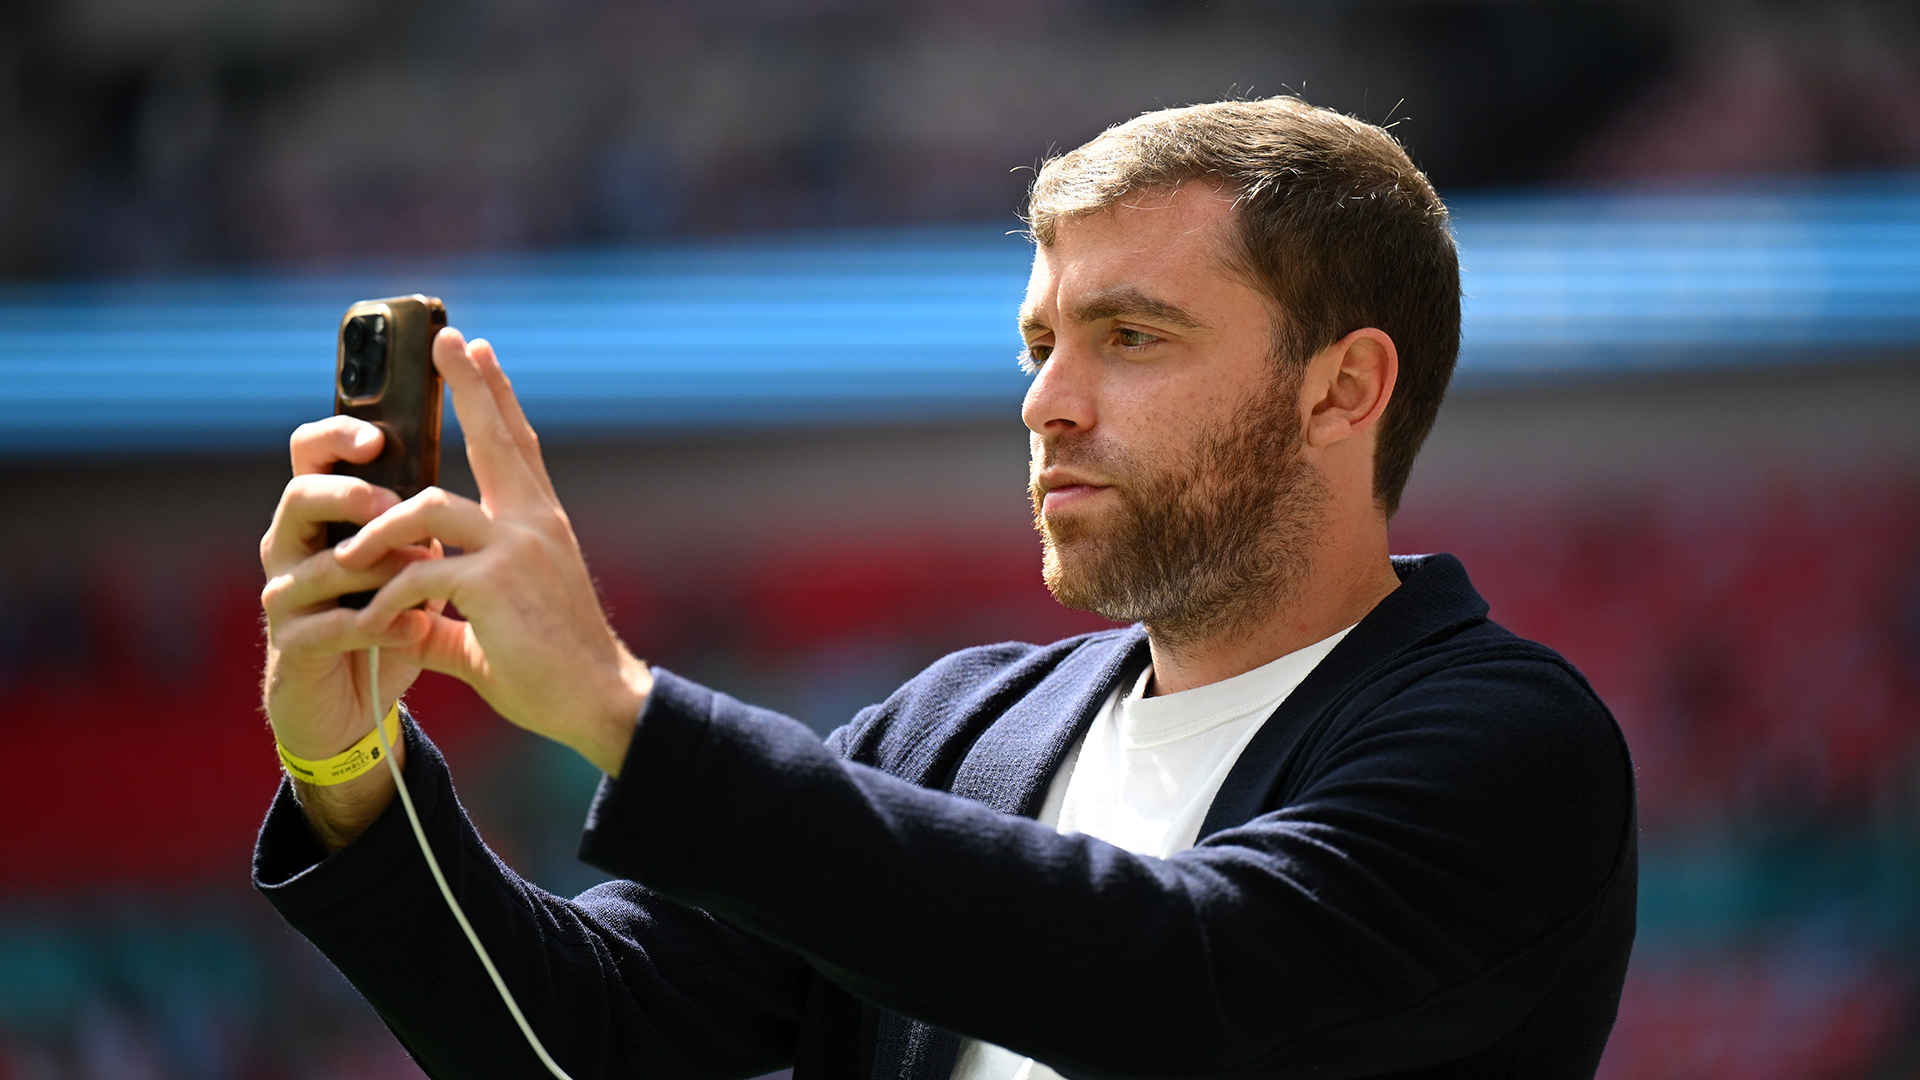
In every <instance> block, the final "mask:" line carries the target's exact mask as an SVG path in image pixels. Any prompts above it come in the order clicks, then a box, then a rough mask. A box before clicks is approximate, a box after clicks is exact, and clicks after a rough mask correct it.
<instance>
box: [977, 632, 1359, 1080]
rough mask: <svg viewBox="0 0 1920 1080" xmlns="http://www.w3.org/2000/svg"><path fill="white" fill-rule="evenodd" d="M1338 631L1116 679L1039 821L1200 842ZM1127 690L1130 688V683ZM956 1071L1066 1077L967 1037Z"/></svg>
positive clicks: (1158, 840) (1141, 844)
mask: <svg viewBox="0 0 1920 1080" xmlns="http://www.w3.org/2000/svg"><path fill="white" fill-rule="evenodd" d="M1352 629H1353V627H1351V626H1349V627H1347V629H1346V630H1342V631H1340V632H1339V633H1337V634H1335V635H1333V636H1332V637H1329V638H1325V639H1323V640H1321V641H1317V642H1315V643H1313V644H1312V645H1309V646H1307V647H1306V648H1304V649H1300V650H1298V651H1295V652H1290V653H1288V654H1287V655H1285V656H1283V657H1281V658H1280V659H1278V660H1275V661H1273V662H1272V663H1270V664H1266V665H1264V666H1262V667H1257V668H1254V669H1253V670H1252V671H1249V672H1247V673H1245V674H1244V675H1235V676H1234V677H1233V678H1231V679H1223V680H1221V681H1220V682H1217V683H1209V684H1207V685H1206V686H1199V687H1195V688H1194V689H1192V690H1183V691H1181V692H1180V693H1178V694H1168V695H1166V696H1164V697H1146V696H1144V695H1145V693H1146V689H1147V683H1148V680H1150V679H1151V678H1152V676H1153V669H1152V668H1151V667H1149V668H1148V669H1147V670H1146V671H1143V672H1141V673H1140V677H1139V678H1138V679H1135V680H1134V681H1133V683H1132V684H1131V685H1126V684H1123V685H1121V686H1117V687H1115V688H1114V691H1113V693H1112V694H1110V695H1108V697H1107V700H1106V703H1105V704H1104V705H1102V706H1100V712H1099V714H1098V715H1096V716H1095V717H1094V718H1093V724H1092V726H1091V727H1089V728H1087V732H1086V734H1085V735H1083V736H1081V738H1080V741H1079V743H1078V744H1076V745H1075V746H1074V747H1073V748H1072V749H1070V750H1069V751H1067V758H1066V764H1065V765H1063V766H1062V767H1061V769H1060V772H1059V773H1058V774H1057V775H1055V776H1054V778H1053V784H1052V786H1051V787H1049V788H1048V789H1047V801H1046V803H1045V805H1044V806H1043V807H1042V809H1041V811H1040V821H1041V822H1043V823H1044V824H1048V825H1052V826H1053V827H1054V828H1055V829H1057V830H1059V831H1060V832H1062V833H1076V832H1077V833H1084V834H1086V835H1087V836H1094V837H1098V838H1100V839H1102V840H1105V841H1107V842H1108V843H1110V844H1113V845H1115V846H1116V847H1122V848H1125V849H1127V850H1128V851H1133V852H1138V853H1139V854H1142V855H1154V856H1159V857H1162V858H1164V857H1166V856H1168V855H1171V854H1173V853H1174V852H1176V851H1183V850H1185V849H1187V848H1190V847H1192V846H1193V843H1194V841H1195V840H1196V839H1198V838H1199V835H1200V823H1201V822H1202V821H1204V820H1206V816H1207V810H1208V808H1209V807H1211V806H1212V805H1213V797H1214V796H1215V795H1216V794H1218V793H1219V791H1220V785H1221V784H1223V783H1225V782H1226V779H1227V773H1228V772H1229V771H1231V770H1232V769H1233V763H1234V762H1235V761H1238V760H1239V758H1240V752H1241V751H1242V750H1245V749H1246V748H1247V743H1248V742H1249V741H1251V740H1252V739H1253V736H1254V733H1255V732H1257V731H1259V730H1260V725H1261V724H1262V723H1263V722H1265V721H1266V719H1267V717H1269V716H1271V715H1272V714H1273V711H1274V710H1275V709H1277V708H1279V707H1280V703H1281V702H1282V701H1285V700H1286V699H1287V695H1288V694H1291V693H1293V688H1294V687H1296V686H1299V685H1300V682H1301V680H1303V679H1305V678H1306V677H1307V673H1308V672H1311V671H1312V670H1313V669H1314V667H1315V666H1316V665H1318V664H1319V663H1320V661H1321V660H1322V659H1324V658H1325V657H1326V655H1327V654H1328V653H1330V652H1332V651H1333V647H1334V646H1335V645H1338V644H1340V639H1341V638H1344V637H1346V636H1347V631H1348V630H1352ZM1123 692H1124V693H1123ZM953 1080H1060V1074H1059V1073H1056V1072H1054V1071H1053V1070H1052V1069H1049V1068H1047V1067H1046V1066H1045V1065H1042V1064H1040V1063H1039V1062H1037V1061H1034V1060H1033V1059H1032V1058H1028V1057H1022V1056H1020V1055H1019V1054H1016V1053H1014V1052H1013V1051H1011V1050H1006V1049H1003V1048H1001V1047H998V1046H995V1045H993V1044H992V1043H986V1042H981V1041H980V1040H978V1039H968V1040H967V1041H966V1042H965V1043H963V1044H962V1045H961V1048H960V1060H959V1063H958V1065H957V1066H956V1067H955V1068H954V1071H953Z"/></svg>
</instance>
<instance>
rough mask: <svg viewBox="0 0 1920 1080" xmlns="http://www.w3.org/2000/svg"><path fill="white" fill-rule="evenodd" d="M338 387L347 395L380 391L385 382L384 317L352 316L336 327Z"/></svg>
mask: <svg viewBox="0 0 1920 1080" xmlns="http://www.w3.org/2000/svg"><path fill="white" fill-rule="evenodd" d="M340 353H341V355H340V390H341V392H342V393H344V394H346V396H348V397H351V398H364V397H369V396H373V395H377V394H379V393H380V389H381V387H383V386H385V385H386V382H387V317H386V316H385V315H372V314H369V315H355V316H354V317H353V318H351V319H348V320H347V323H346V325H345V326H343V327H341V328H340Z"/></svg>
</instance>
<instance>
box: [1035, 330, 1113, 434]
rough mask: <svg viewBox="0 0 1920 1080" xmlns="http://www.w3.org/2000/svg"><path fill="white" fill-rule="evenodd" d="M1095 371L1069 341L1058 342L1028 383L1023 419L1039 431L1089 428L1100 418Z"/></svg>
mask: <svg viewBox="0 0 1920 1080" xmlns="http://www.w3.org/2000/svg"><path fill="white" fill-rule="evenodd" d="M1094 375H1095V372H1094V371H1093V369H1092V365H1091V364H1090V363H1088V358H1087V357H1085V356H1083V355H1081V354H1080V353H1079V351H1077V350H1074V349H1072V348H1070V347H1069V346H1067V345H1065V344H1060V345H1055V346H1054V348H1053V352H1052V353H1051V354H1050V355H1049V356H1048V357H1047V359H1046V362H1045V363H1043V364H1041V365H1040V370H1039V371H1038V372H1036V373H1034V376H1033V382H1032V383H1030V384H1029V385H1028V386H1027V398H1026V401H1025V403H1023V404H1022V405H1021V407H1020V419H1022V420H1024V421H1025V422H1026V425H1027V429H1028V430H1029V431H1032V432H1033V433H1034V434H1036V435H1044V436H1059V435H1065V434H1068V433H1069V432H1078V431H1087V430H1089V429H1091V428H1092V427H1093V425H1094V422H1095V420H1096V419H1097V415H1098V414H1097V410H1096V408H1095V400H1094V389H1095V388H1094V378H1093V376H1094Z"/></svg>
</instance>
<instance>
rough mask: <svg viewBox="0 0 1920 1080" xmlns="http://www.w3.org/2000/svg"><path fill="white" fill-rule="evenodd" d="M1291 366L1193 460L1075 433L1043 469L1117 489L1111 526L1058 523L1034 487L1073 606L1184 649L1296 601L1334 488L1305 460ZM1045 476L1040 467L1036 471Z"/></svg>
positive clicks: (1049, 569) (1065, 600)
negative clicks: (1082, 474) (1085, 474)
mask: <svg viewBox="0 0 1920 1080" xmlns="http://www.w3.org/2000/svg"><path fill="white" fill-rule="evenodd" d="M1289 368H1290V370H1288V369H1282V370H1281V371H1278V372H1276V373H1275V374H1274V376H1273V377H1272V378H1271V379H1270V380H1269V381H1268V383H1267V385H1266V386H1265V387H1264V388H1263V389H1262V391H1260V392H1258V393H1256V394H1255V395H1254V396H1253V398H1252V399H1251V400H1249V401H1248V402H1247V403H1246V404H1245V405H1244V406H1242V407H1241V408H1240V410H1239V411H1238V412H1237V413H1236V414H1235V415H1234V417H1233V418H1232V419H1231V420H1230V421H1229V422H1228V423H1226V424H1224V425H1220V426H1218V427H1215V428H1213V429H1211V430H1208V431H1204V432H1202V433H1201V436H1200V440H1199V445H1198V446H1197V447H1196V449H1195V450H1194V452H1193V453H1192V454H1191V456H1190V457H1186V458H1185V459H1184V460H1182V459H1180V458H1174V457H1171V456H1169V455H1165V454H1153V453H1147V454H1133V453H1125V452H1122V451H1120V450H1118V449H1116V448H1114V447H1111V446H1101V445H1099V444H1097V443H1094V442H1075V441H1074V440H1073V438H1072V437H1071V436H1069V437H1068V438H1065V439H1058V440H1056V441H1054V442H1053V443H1051V444H1049V445H1048V446H1046V447H1045V454H1046V457H1045V460H1044V462H1040V463H1038V464H1047V465H1064V466H1068V467H1073V466H1084V467H1086V468H1087V469H1089V470H1090V471H1093V472H1094V474H1095V475H1096V476H1098V477H1100V478H1101V479H1102V480H1104V481H1106V482H1108V483H1110V484H1112V487H1111V489H1110V490H1111V491H1113V493H1114V494H1115V495H1116V496H1118V497H1119V501H1120V506H1119V507H1118V509H1119V511H1120V513H1119V515H1118V519H1117V520H1115V521H1113V522H1112V523H1111V524H1109V525H1107V526H1106V527H1104V528H1102V527H1098V526H1092V525H1089V524H1084V523H1081V522H1076V521H1072V520H1064V519H1063V520H1059V521H1056V522H1055V523H1054V524H1052V525H1049V524H1048V523H1047V520H1046V518H1045V515H1044V514H1043V513H1042V511H1041V506H1042V500H1043V498H1044V493H1043V492H1042V491H1040V489H1039V488H1038V486H1034V487H1033V488H1032V489H1031V494H1032V497H1033V512H1034V525H1035V527H1036V528H1038V529H1039V530H1040V538H1041V542H1042V545H1043V547H1044V549H1045V559H1044V562H1043V567H1042V570H1043V575H1044V577H1045V579H1046V583H1047V588H1048V590H1049V591H1051V592H1052V593H1053V595H1054V598H1055V599H1057V600H1059V601H1060V602H1061V603H1062V604H1065V605H1066V606H1067V607H1070V608H1078V609H1081V610H1084V611H1092V612H1096V613H1098V614H1100V615H1104V616H1106V617H1107V618H1109V619H1114V620H1116V621H1119V622H1134V621H1139V622H1143V623H1145V624H1146V625H1147V627H1148V628H1149V629H1151V630H1152V631H1153V632H1154V634H1155V636H1156V637H1157V638H1158V639H1159V640H1160V642H1161V643H1162V644H1164V645H1168V646H1172V647H1175V648H1178V647H1180V646H1183V645H1190V644H1193V643H1196V642H1199V641H1201V640H1204V639H1207V638H1210V637H1214V636H1217V635H1220V634H1225V633H1231V632H1232V631H1234V630H1237V629H1242V628H1244V627H1247V626H1250V625H1252V624H1253V623H1255V622H1257V621H1258V620H1259V619H1260V618H1261V617H1262V616H1263V615H1265V614H1266V613H1268V612H1271V611H1272V610H1273V609H1274V608H1275V607H1276V606H1278V605H1280V604H1281V603H1283V602H1284V601H1285V600H1286V599H1287V598H1288V597H1289V596H1290V595H1292V593H1293V592H1295V591H1296V590H1297V589H1298V588H1299V586H1300V583H1301V580H1302V579H1303V577H1304V576H1305V573H1306V568H1307V561H1308V555H1309V552H1308V549H1309V545H1311V544H1312V542H1313V538H1314V535H1315V534H1316V533H1317V532H1318V531H1319V526H1320V524H1321V521H1322V519H1323V516H1324V509H1323V508H1324V505H1325V498H1326V482H1325V480H1324V479H1323V478H1322V477H1321V475H1320V473H1319V471H1318V470H1317V469H1315V468H1314V467H1313V465H1312V463H1311V462H1309V461H1307V460H1306V457H1305V455H1304V454H1303V453H1302V448H1303V440H1302V433H1301V431H1300V428H1299V424H1298V420H1297V417H1298V415H1299V414H1298V412H1297V409H1298V404H1297V402H1298V396H1299V387H1300V374H1301V373H1300V371H1299V369H1298V368H1292V367H1291V365H1289ZM1036 471H1037V470H1036Z"/></svg>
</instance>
